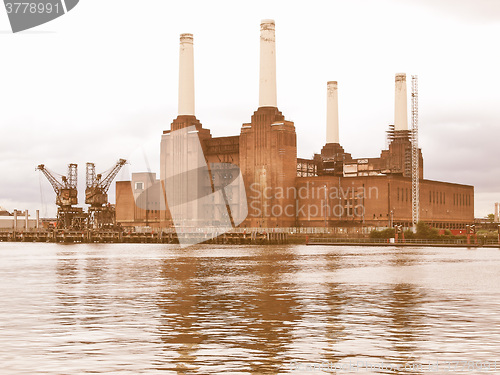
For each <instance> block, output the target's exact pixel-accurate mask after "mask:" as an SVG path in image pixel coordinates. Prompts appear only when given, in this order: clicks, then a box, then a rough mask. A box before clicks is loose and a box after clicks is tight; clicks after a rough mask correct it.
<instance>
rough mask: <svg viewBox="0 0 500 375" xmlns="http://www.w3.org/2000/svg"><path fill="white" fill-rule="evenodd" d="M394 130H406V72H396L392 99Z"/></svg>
mask: <svg viewBox="0 0 500 375" xmlns="http://www.w3.org/2000/svg"><path fill="white" fill-rule="evenodd" d="M394 130H408V107H407V98H406V73H396V96H395V101H394Z"/></svg>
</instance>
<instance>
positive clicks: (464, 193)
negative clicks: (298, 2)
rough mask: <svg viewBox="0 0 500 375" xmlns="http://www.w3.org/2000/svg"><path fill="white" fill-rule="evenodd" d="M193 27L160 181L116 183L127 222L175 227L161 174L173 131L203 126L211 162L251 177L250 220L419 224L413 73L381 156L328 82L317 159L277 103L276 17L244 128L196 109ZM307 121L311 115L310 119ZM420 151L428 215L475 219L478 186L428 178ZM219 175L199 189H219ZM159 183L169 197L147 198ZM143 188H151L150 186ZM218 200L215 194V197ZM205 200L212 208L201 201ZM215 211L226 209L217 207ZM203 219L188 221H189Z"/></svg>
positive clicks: (265, 25) (452, 223)
mask: <svg viewBox="0 0 500 375" xmlns="http://www.w3.org/2000/svg"><path fill="white" fill-rule="evenodd" d="M192 50H193V36H192V35H191V34H182V35H181V48H180V51H181V53H180V72H179V76H180V78H179V114H178V117H177V118H176V119H175V120H174V121H173V122H172V124H171V130H165V131H164V132H163V135H162V141H161V155H160V165H161V171H160V180H157V179H156V175H154V174H145V173H138V174H134V175H133V176H132V179H133V181H118V182H117V183H116V215H117V217H116V219H117V222H119V223H121V224H122V225H123V226H153V227H169V226H172V220H171V218H170V213H169V210H168V208H167V206H166V203H165V201H166V198H167V197H165V195H164V194H162V189H163V188H164V186H162V181H164V176H165V175H166V174H167V175H168V173H166V172H168V171H169V170H170V169H169V168H175V166H172V165H171V164H170V163H169V160H170V159H169V157H168V155H169V152H170V150H171V148H172V147H174V146H173V144H172V142H171V141H170V140H169V136H170V133H171V131H176V130H179V129H183V128H187V127H189V126H194V128H195V129H196V131H195V133H197V136H198V138H199V140H200V143H201V147H202V149H203V154H204V157H205V161H206V163H207V164H208V165H210V163H232V164H234V165H236V166H238V167H239V168H240V169H241V173H242V175H243V179H244V182H245V188H246V195H247V202H248V217H247V219H246V220H245V221H244V222H243V223H242V224H241V225H240V226H242V227H257V228H258V227H262V228H264V227H265V228H269V227H331V226H339V227H359V226H369V227H387V226H393V225H403V226H404V227H410V226H411V223H412V198H411V194H412V191H411V189H412V181H411V171H412V169H411V168H412V163H411V162H412V155H411V141H410V135H411V132H410V131H409V129H408V114H407V104H406V103H407V93H406V74H402V73H399V74H396V80H395V84H396V88H395V116H394V117H395V121H394V122H395V124H394V125H391V126H390V128H389V131H388V134H387V135H388V141H389V145H388V149H387V150H383V151H382V152H381V154H380V157H378V158H358V159H354V158H352V157H351V154H349V153H347V152H345V151H344V149H343V147H342V146H341V145H340V140H339V122H338V92H337V82H328V84H327V132H326V133H327V138H326V144H325V146H324V147H323V149H322V150H321V152H320V153H319V154H316V155H314V157H313V158H312V159H298V158H297V137H296V133H295V125H294V123H293V122H291V121H287V120H285V117H284V116H283V114H282V113H281V112H280V111H279V110H278V108H277V99H276V60H275V35H274V21H272V20H265V21H263V22H262V24H261V55H260V58H261V62H260V91H259V108H258V109H257V111H255V112H254V114H253V116H252V118H251V121H250V123H246V124H243V125H242V127H241V131H240V135H236V136H230V137H212V135H211V133H210V130H209V129H205V128H203V126H202V124H201V123H200V121H199V120H198V119H197V118H196V116H195V112H194V70H193V66H194V62H193V51H192ZM305 126H307V124H305ZM419 160H420V171H419V172H420V219H421V220H422V221H425V222H428V223H431V224H432V225H433V226H434V227H437V228H449V229H463V228H465V226H466V225H467V224H471V223H473V222H474V187H473V186H470V185H461V184H454V183H449V182H440V181H432V180H425V179H424V178H423V157H422V153H421V151H420V150H419ZM216 184H217V182H216V181H215V180H214V181H212V182H208V186H204V185H203V184H202V186H200V189H202V190H203V189H205V190H207V191H212V190H213V189H214V188H216ZM147 187H150V188H151V189H152V190H150V191H151V192H153V190H155V191H156V192H155V193H154V194H155V195H157V196H158V197H160V199H158V200H157V201H156V202H152V203H151V204H149V203H148V204H141V201H144V199H146V201H147V199H148V198H147V197H145V196H144V194H142V192H144V190H145V189H146V188H147ZM141 194H142V195H141ZM216 205H217V204H216V203H214V205H213V206H216ZM197 209H203V208H197ZM206 209H207V210H209V209H212V210H213V215H214V218H215V219H216V218H217V215H223V214H221V213H220V212H224V210H217V209H214V207H207V208H206ZM189 225H191V226H196V223H194V222H193V223H191V224H190V223H187V226H189Z"/></svg>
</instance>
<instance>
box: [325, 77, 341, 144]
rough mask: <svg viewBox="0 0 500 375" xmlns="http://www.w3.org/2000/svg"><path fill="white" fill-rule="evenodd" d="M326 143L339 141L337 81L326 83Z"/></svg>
mask: <svg viewBox="0 0 500 375" xmlns="http://www.w3.org/2000/svg"><path fill="white" fill-rule="evenodd" d="M326 90H327V94H326V95H327V98H326V143H327V144H328V143H339V97H338V92H337V81H330V82H327V85H326Z"/></svg>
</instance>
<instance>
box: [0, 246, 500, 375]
mask: <svg viewBox="0 0 500 375" xmlns="http://www.w3.org/2000/svg"><path fill="white" fill-rule="evenodd" d="M9 246H10V245H9ZM19 246H21V247H20V248H14V249H13V250H12V251H11V252H8V251H5V252H4V253H3V255H4V262H2V263H0V280H2V283H0V291H1V293H0V326H1V327H2V335H0V360H2V361H3V362H2V363H4V367H5V369H8V373H9V374H20V373H44V374H61V373H70V374H73V373H74V374H77V373H86V372H97V373H99V372H102V373H116V374H138V373H161V374H188V373H189V374H191V373H193V374H194V373H196V374H219V373H247V374H274V373H290V372H292V369H293V368H292V366H291V363H292V361H296V363H297V362H298V363H303V364H305V363H309V364H319V363H321V362H327V363H329V365H330V366H336V365H337V366H339V365H341V364H343V363H345V362H346V361H347V362H348V361H350V360H351V361H354V362H361V363H367V364H368V363H371V364H374V363H382V362H385V363H387V364H397V365H400V366H402V368H403V370H399V371H398V372H397V373H412V374H419V373H422V374H423V373H425V372H426V371H424V369H421V370H413V371H406V370H404V366H405V365H406V364H410V363H414V362H417V363H419V362H420V363H424V364H425V363H429V362H433V361H435V360H436V359H438V360H440V361H450V360H469V361H473V360H476V361H485V360H490V361H494V360H495V357H496V353H498V352H500V316H499V315H498V309H499V308H500V291H499V290H498V285H499V284H500V274H499V273H498V267H499V266H500V252H498V251H490V250H487V249H483V250H481V249H478V250H476V251H474V252H467V251H466V250H462V249H418V248H415V249H409V248H408V249H393V250H391V249H388V248H362V249H360V248H347V247H346V248H335V247H324V248H322V247H313V246H309V247H303V246H290V247H286V246H275V247H264V248H259V247H229V246H228V247H221V248H218V247H216V246H199V247H197V248H189V249H185V250H182V251H181V250H178V249H177V248H175V247H173V246H163V245H158V246H156V245H99V246H90V245H89V246H87V245H78V246H71V247H61V246H56V245H49V244H47V247H46V248H44V249H46V250H44V251H41V250H40V245H38V244H22V245H19ZM464 260H466V261H464ZM6 371H7V370H6ZM363 372H364V373H394V372H390V371H388V370H380V369H371V370H366V369H364V370H363ZM317 373H320V372H317Z"/></svg>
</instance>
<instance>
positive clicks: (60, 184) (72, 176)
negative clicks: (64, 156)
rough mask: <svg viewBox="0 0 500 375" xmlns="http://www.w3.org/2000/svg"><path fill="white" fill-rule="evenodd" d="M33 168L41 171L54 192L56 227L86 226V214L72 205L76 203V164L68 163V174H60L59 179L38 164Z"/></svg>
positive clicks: (78, 227)
mask: <svg viewBox="0 0 500 375" xmlns="http://www.w3.org/2000/svg"><path fill="white" fill-rule="evenodd" d="M35 170H39V171H41V172H42V173H43V174H44V175H45V177H46V178H47V180H49V182H50V184H51V185H52V188H53V189H54V192H55V193H56V204H57V206H58V207H57V228H59V229H83V228H84V227H85V226H86V219H87V215H86V214H85V213H84V212H83V209H82V208H79V207H73V205H76V204H78V186H77V185H78V165H77V164H69V165H68V175H67V176H61V177H60V179H61V181H59V180H58V179H57V178H56V177H55V176H54V174H55V173H53V172H51V171H49V170H48V169H47V168H45V165H44V164H40V165H39V166H38V167H36V168H35Z"/></svg>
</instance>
